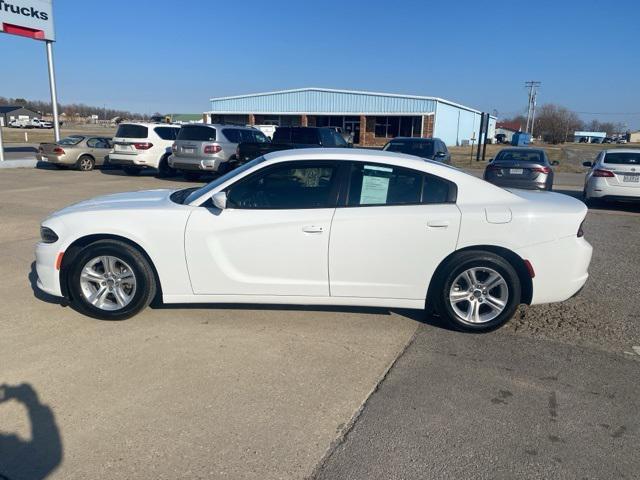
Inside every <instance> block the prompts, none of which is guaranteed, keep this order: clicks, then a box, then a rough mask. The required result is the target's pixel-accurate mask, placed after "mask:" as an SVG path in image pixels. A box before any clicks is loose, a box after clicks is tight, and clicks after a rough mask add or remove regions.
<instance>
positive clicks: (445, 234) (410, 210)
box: [329, 162, 460, 299]
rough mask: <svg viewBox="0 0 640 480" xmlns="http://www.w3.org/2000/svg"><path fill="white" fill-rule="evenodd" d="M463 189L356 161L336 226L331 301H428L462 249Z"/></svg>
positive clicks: (331, 255) (414, 173) (416, 173)
mask: <svg viewBox="0 0 640 480" xmlns="http://www.w3.org/2000/svg"><path fill="white" fill-rule="evenodd" d="M456 194H457V187H456V186H455V184H453V183H451V182H448V181H447V180H444V179H441V178H439V177H436V176H432V175H428V174H425V173H423V172H420V171H416V170H411V169H406V168H400V167H396V166H390V165H379V164H375V163H364V162H354V163H353V165H352V167H351V172H350V180H349V181H348V193H347V194H346V205H345V206H343V207H338V208H337V209H336V213H335V215H334V218H333V222H332V226H331V242H330V247H329V286H330V292H331V296H336V297H361V298H389V299H391V298H393V299H425V298H426V295H427V288H428V286H429V281H430V279H431V277H432V276H433V273H434V271H435V269H436V267H437V266H438V265H439V264H440V262H441V261H442V260H443V259H444V258H445V257H446V256H447V255H449V254H450V253H451V252H453V251H454V250H455V248H456V242H457V238H458V231H459V229H460V211H459V209H458V207H457V206H456V204H455V198H456Z"/></svg>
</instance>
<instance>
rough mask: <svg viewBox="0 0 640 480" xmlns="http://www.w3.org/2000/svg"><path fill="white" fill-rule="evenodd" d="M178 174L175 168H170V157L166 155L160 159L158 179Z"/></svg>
mask: <svg viewBox="0 0 640 480" xmlns="http://www.w3.org/2000/svg"><path fill="white" fill-rule="evenodd" d="M177 173H178V172H177V171H176V169H175V168H171V167H170V166H169V155H165V156H163V157H162V158H161V159H160V162H159V163H158V174H157V175H156V176H157V177H158V178H169V177H174V176H175V175H176V174H177Z"/></svg>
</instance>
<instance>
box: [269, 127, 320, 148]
mask: <svg viewBox="0 0 640 480" xmlns="http://www.w3.org/2000/svg"><path fill="white" fill-rule="evenodd" d="M273 142H274V143H301V144H306V145H319V144H320V141H319V138H318V130H317V129H315V128H304V127H302V128H301V127H278V128H277V129H276V131H275V133H274V134H273Z"/></svg>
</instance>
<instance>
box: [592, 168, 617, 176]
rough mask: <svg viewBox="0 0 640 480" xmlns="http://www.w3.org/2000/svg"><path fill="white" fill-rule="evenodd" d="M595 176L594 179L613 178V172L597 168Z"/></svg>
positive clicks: (594, 172)
mask: <svg viewBox="0 0 640 480" xmlns="http://www.w3.org/2000/svg"><path fill="white" fill-rule="evenodd" d="M593 176H594V177H613V176H614V175H613V172H610V171H609V170H601V169H599V168H596V169H595V170H594V171H593Z"/></svg>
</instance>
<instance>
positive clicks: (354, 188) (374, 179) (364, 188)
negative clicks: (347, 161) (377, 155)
mask: <svg viewBox="0 0 640 480" xmlns="http://www.w3.org/2000/svg"><path fill="white" fill-rule="evenodd" d="M422 178H423V175H422V173H420V172H417V171H415V170H409V169H405V168H398V167H392V166H389V165H372V164H366V163H356V164H354V165H353V166H352V170H351V179H350V185H349V198H348V205H349V206H364V205H407V204H416V203H420V195H421V192H422Z"/></svg>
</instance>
